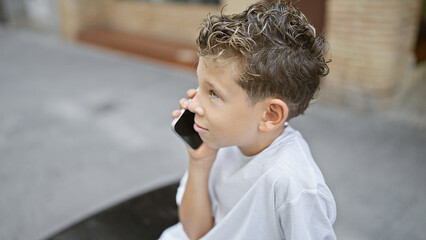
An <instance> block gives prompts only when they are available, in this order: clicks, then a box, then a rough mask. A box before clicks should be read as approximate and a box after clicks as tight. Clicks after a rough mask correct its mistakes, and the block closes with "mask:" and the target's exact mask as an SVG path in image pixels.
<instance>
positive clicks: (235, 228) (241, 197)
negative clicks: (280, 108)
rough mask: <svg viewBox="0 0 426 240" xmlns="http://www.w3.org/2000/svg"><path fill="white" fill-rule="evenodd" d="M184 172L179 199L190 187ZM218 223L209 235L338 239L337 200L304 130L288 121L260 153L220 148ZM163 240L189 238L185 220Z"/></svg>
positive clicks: (215, 193) (212, 181)
mask: <svg viewBox="0 0 426 240" xmlns="http://www.w3.org/2000/svg"><path fill="white" fill-rule="evenodd" d="M187 177H188V176H187V173H186V174H185V176H184V177H183V178H182V180H181V183H180V186H179V188H178V192H177V195H176V200H177V203H178V205H179V204H180V202H181V200H182V196H183V193H184V191H185V186H186V180H187ZM209 194H210V199H211V203H212V212H213V216H214V219H215V226H214V227H213V228H212V229H211V230H210V232H208V233H207V234H206V235H205V236H204V237H203V238H201V239H203V240H222V239H233V240H237V239H242V240H248V239H268V240H273V239H287V240H289V239H300V240H309V239H336V236H335V233H334V230H333V226H332V225H333V223H334V221H335V219H336V203H335V201H334V198H333V195H332V194H331V192H330V190H329V188H328V187H327V185H326V184H325V182H324V178H323V176H322V174H321V171H320V169H319V168H318V166H317V165H316V163H315V162H314V160H313V158H312V156H311V153H310V151H309V147H308V145H307V143H306V142H305V140H304V139H303V137H302V135H301V134H300V133H299V132H298V131H295V130H294V129H293V128H291V127H290V126H288V127H287V128H286V129H285V130H284V132H283V134H281V136H279V137H278V138H277V139H275V141H274V142H273V143H272V144H271V145H270V146H269V147H268V148H266V149H265V150H263V151H262V152H260V153H259V154H257V155H255V156H252V157H247V156H245V155H243V154H242V153H241V151H240V150H239V149H238V147H227V148H223V149H220V150H219V152H218V155H217V157H216V160H215V162H214V164H213V166H212V169H211V173H210V178H209ZM160 239H161V240H175V239H176V240H177V239H179V240H181V239H185V240H186V239H188V237H187V236H186V234H185V232H184V230H183V227H182V224H181V223H178V224H176V225H174V226H172V227H170V228H168V229H166V230H165V231H164V232H163V234H162V235H161V237H160Z"/></svg>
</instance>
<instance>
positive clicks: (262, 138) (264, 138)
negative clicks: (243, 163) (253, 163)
mask: <svg viewBox="0 0 426 240" xmlns="http://www.w3.org/2000/svg"><path fill="white" fill-rule="evenodd" d="M285 128H286V127H285V126H281V127H279V128H277V129H275V130H273V131H270V132H266V133H259V136H258V137H257V138H255V141H254V142H253V143H251V144H250V145H248V146H238V148H239V149H240V151H241V153H243V154H244V155H246V156H254V155H256V154H258V153H260V152H262V151H263V150H265V149H266V148H267V147H269V145H271V144H272V142H274V141H275V139H277V137H279V136H280V135H281V134H282V133H283V131H284V129H285Z"/></svg>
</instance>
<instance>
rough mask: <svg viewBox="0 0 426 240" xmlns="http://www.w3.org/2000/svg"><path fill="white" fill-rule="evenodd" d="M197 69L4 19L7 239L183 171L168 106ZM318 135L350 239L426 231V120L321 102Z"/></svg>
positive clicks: (54, 225)
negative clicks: (34, 30) (14, 26)
mask: <svg viewBox="0 0 426 240" xmlns="http://www.w3.org/2000/svg"><path fill="white" fill-rule="evenodd" d="M196 85H197V83H196V77H195V75H194V74H193V73H191V72H188V71H185V70H180V69H177V68H170V67H167V66H165V65H159V64H156V63H152V62H150V61H149V60H146V59H145V60H144V59H139V58H134V57H129V56H126V55H118V54H115V53H112V52H108V51H104V50H101V49H97V48H93V47H90V46H84V45H76V44H70V43H64V42H63V41H61V40H59V39H56V38H54V37H52V36H45V35H41V34H38V33H32V32H29V31H23V30H15V29H4V28H0V196H1V197H0V239H5V240H9V239H10V240H12V239H13V240H21V239H22V240H24V239H43V238H45V237H47V236H49V235H51V234H53V233H55V232H57V231H59V230H61V229H63V228H65V227H67V226H69V225H71V224H73V223H75V222H78V221H79V220H81V219H82V218H84V217H87V216H90V215H92V214H94V213H96V212H99V211H101V210H103V209H105V208H108V207H110V206H113V205H115V204H117V203H119V202H122V201H124V200H126V199H129V198H131V197H133V196H136V195H139V194H141V193H144V192H147V191H149V190H151V189H155V188H158V187H159V186H163V185H166V184H169V183H172V182H174V181H176V180H177V179H179V177H180V176H181V175H182V174H183V172H184V171H185V167H186V161H187V160H186V152H185V149H184V148H183V145H182V144H181V143H180V142H179V140H178V139H177V138H176V137H175V136H174V134H173V133H172V132H171V131H170V121H171V117H170V112H171V111H172V110H173V109H175V108H176V107H177V101H178V100H179V99H180V98H181V97H183V96H184V95H185V91H186V89H187V88H190V87H195V86H196ZM290 124H291V125H292V126H293V127H294V128H296V129H298V130H299V131H300V132H301V133H302V134H303V135H304V136H305V138H306V139H307V141H308V142H309V144H310V146H311V150H312V152H313V156H314V157H315V159H316V160H317V162H318V164H319V166H320V168H321V169H322V170H323V173H324V176H325V178H326V181H327V183H328V184H329V186H330V188H331V189H332V191H333V193H334V195H335V198H336V202H337V207H338V218H337V221H336V224H335V230H336V234H337V236H338V238H339V239H344V240H370V239H375V240H376V239H414V240H415V239H424V236H425V235H426V230H425V228H424V226H425V225H426V218H425V216H426V205H425V204H424V202H425V200H426V188H425V187H424V183H425V182H426V158H425V156H426V146H425V143H426V128H425V125H421V124H414V123H413V122H411V121H403V120H401V119H397V118H387V117H384V116H379V115H372V114H366V113H357V112H353V111H350V110H347V109H345V108H343V107H336V106H331V105H328V104H326V103H322V102H321V101H319V102H318V103H315V104H314V105H313V106H312V107H311V109H310V110H309V111H308V112H307V113H306V114H305V115H304V116H302V117H299V118H297V119H295V120H294V121H292V122H291V123H290Z"/></svg>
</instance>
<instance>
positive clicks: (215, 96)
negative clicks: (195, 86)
mask: <svg viewBox="0 0 426 240" xmlns="http://www.w3.org/2000/svg"><path fill="white" fill-rule="evenodd" d="M209 95H210V97H211V98H212V99H218V98H219V95H217V93H216V92H215V91H213V90H210V91H209Z"/></svg>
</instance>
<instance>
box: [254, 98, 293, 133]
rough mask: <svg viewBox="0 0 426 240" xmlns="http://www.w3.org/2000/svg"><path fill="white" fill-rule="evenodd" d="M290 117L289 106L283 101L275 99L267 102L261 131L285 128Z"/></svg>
mask: <svg viewBox="0 0 426 240" xmlns="http://www.w3.org/2000/svg"><path fill="white" fill-rule="evenodd" d="M287 117H288V107H287V104H286V103H285V102H284V101H282V100H281V99H277V98H273V99H269V100H267V101H266V102H265V108H264V112H263V117H262V120H261V121H260V124H259V130H260V131H262V132H268V131H271V130H274V129H277V128H279V127H281V126H283V124H284V122H285V121H286V120H287Z"/></svg>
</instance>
